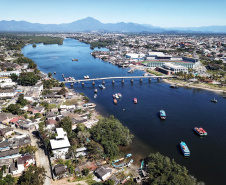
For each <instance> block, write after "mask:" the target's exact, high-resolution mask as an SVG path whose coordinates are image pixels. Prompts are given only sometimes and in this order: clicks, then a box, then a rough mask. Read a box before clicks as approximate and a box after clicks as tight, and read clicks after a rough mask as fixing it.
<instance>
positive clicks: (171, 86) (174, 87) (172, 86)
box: [170, 84, 178, 89]
mask: <svg viewBox="0 0 226 185" xmlns="http://www.w3.org/2000/svg"><path fill="white" fill-rule="evenodd" d="M170 88H173V89H177V88H178V86H177V85H176V84H171V85H170Z"/></svg>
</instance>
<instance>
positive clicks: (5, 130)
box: [0, 127, 14, 137]
mask: <svg viewBox="0 0 226 185" xmlns="http://www.w3.org/2000/svg"><path fill="white" fill-rule="evenodd" d="M12 133H14V130H13V128H10V127H6V128H2V129H1V130H0V134H1V135H2V136H3V137H7V136H10V135H12Z"/></svg>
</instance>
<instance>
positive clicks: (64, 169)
mask: <svg viewBox="0 0 226 185" xmlns="http://www.w3.org/2000/svg"><path fill="white" fill-rule="evenodd" d="M65 172H67V167H66V166H64V165H63V164H58V165H56V166H54V174H55V175H56V176H57V175H62V174H64V173H65Z"/></svg>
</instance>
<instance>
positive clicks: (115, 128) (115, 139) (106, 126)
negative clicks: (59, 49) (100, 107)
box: [90, 116, 133, 159]
mask: <svg viewBox="0 0 226 185" xmlns="http://www.w3.org/2000/svg"><path fill="white" fill-rule="evenodd" d="M90 133H91V138H93V140H94V141H96V142H98V143H100V144H101V145H102V146H103V148H104V153H105V155H106V157H109V158H110V159H113V158H114V157H116V156H117V155H118V154H119V148H118V146H119V145H124V146H125V145H129V144H130V143H131V142H132V138H133V135H132V134H130V132H129V129H128V128H127V127H124V126H123V125H122V124H121V123H120V122H119V120H117V119H115V118H114V116H110V118H101V119H100V120H99V122H98V123H97V125H95V126H93V127H92V128H91V130H90Z"/></svg>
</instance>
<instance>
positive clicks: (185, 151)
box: [180, 141, 190, 156]
mask: <svg viewBox="0 0 226 185" xmlns="http://www.w3.org/2000/svg"><path fill="white" fill-rule="evenodd" d="M180 148H181V150H182V152H183V154H184V156H190V151H189V149H188V146H187V145H186V143H185V142H183V141H181V142H180Z"/></svg>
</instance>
